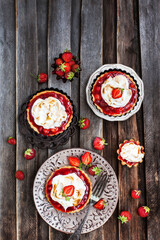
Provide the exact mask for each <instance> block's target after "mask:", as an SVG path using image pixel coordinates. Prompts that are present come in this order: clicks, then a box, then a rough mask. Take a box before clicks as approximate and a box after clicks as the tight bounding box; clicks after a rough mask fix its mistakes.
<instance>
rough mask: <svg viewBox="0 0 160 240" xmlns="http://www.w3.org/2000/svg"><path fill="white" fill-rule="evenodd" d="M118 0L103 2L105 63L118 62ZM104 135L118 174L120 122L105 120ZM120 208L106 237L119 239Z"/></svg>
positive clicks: (107, 155)
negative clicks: (117, 150)
mask: <svg viewBox="0 0 160 240" xmlns="http://www.w3.org/2000/svg"><path fill="white" fill-rule="evenodd" d="M116 17H117V11H116V1H113V0H110V1H104V2H103V63H104V64H106V63H115V62H116V30H117V29H116V24H117V18H116ZM103 137H104V139H105V140H106V141H107V142H108V146H106V147H105V148H104V150H103V156H104V158H105V159H106V160H107V161H108V162H109V163H110V164H111V166H112V167H113V169H114V170H115V172H116V174H117V168H118V162H117V161H116V159H117V153H116V149H117V147H118V123H117V122H109V121H105V120H104V121H103ZM117 215H118V209H116V210H115V212H114V213H113V215H112V217H111V218H110V219H109V221H107V223H106V224H105V225H104V226H103V229H104V239H118V221H117Z"/></svg>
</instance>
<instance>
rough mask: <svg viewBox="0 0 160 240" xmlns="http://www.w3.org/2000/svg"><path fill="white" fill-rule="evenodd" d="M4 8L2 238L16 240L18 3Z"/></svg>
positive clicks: (0, 52) (0, 49)
mask: <svg viewBox="0 0 160 240" xmlns="http://www.w3.org/2000/svg"><path fill="white" fill-rule="evenodd" d="M0 9H1V14H0V63H1V64H0V73H1V74H0V89H1V91H0V99H1V108H0V124H1V128H0V143H1V144H0V152H1V160H0V239H3V240H7V239H11V240H15V239H16V218H15V215H16V205H15V201H16V194H15V190H16V180H15V177H14V175H15V165H16V164H15V163H16V147H15V146H11V145H9V144H8V142H7V139H8V137H9V136H13V137H15V135H16V123H15V119H16V106H15V103H16V99H15V87H16V84H15V59H16V55H15V14H14V2H13V1H7V2H6V1H5V0H2V1H0ZM6 194H7V195H6ZM11 206H12V207H11ZM9 226H12V227H9Z"/></svg>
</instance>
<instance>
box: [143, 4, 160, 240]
mask: <svg viewBox="0 0 160 240" xmlns="http://www.w3.org/2000/svg"><path fill="white" fill-rule="evenodd" d="M139 18H140V39H141V60H142V64H141V65H142V77H143V80H144V86H145V88H144V90H145V98H144V103H143V110H144V139H145V153H146V155H145V159H146V160H145V173H146V204H147V206H148V207H149V208H150V209H151V212H150V216H149V217H148V218H147V239H149V240H154V239H159V236H160V228H159V226H160V218H159V216H160V208H159V201H160V191H159V182H160V174H159V169H160V162H159V158H160V147H159V139H160V123H159V112H160V105H159V102H160V80H159V79H160V69H159V66H160V54H159V52H160V41H159V36H160V5H159V2H158V1H151V0H148V1H139Z"/></svg>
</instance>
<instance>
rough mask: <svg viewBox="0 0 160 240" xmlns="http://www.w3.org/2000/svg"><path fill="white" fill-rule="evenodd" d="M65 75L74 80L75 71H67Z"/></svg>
mask: <svg viewBox="0 0 160 240" xmlns="http://www.w3.org/2000/svg"><path fill="white" fill-rule="evenodd" d="M64 77H65V78H66V79H68V80H72V79H73V77H74V73H73V72H68V73H65V75H64Z"/></svg>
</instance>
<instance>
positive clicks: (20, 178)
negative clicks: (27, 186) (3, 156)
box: [15, 171, 25, 180]
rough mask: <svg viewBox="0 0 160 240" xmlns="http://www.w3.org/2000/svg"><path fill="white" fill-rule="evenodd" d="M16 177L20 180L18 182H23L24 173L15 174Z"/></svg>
mask: <svg viewBox="0 0 160 240" xmlns="http://www.w3.org/2000/svg"><path fill="white" fill-rule="evenodd" d="M15 177H16V178H17V179H18V180H23V179H24V177H25V176H24V173H23V172H22V171H17V172H16V173H15Z"/></svg>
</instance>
